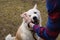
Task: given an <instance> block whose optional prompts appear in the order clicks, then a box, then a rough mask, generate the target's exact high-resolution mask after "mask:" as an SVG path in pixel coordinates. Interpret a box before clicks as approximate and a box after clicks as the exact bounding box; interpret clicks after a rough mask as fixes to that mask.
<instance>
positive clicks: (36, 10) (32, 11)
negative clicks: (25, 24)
mask: <svg viewBox="0 0 60 40" xmlns="http://www.w3.org/2000/svg"><path fill="white" fill-rule="evenodd" d="M34 12H36V13H37V14H38V13H40V12H39V10H38V9H30V10H28V11H27V14H34Z"/></svg>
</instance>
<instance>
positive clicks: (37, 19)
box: [5, 5, 41, 40]
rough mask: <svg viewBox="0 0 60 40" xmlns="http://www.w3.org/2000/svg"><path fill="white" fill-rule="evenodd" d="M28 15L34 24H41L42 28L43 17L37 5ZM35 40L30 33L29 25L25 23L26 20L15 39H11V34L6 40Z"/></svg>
mask: <svg viewBox="0 0 60 40" xmlns="http://www.w3.org/2000/svg"><path fill="white" fill-rule="evenodd" d="M26 13H27V15H29V17H30V18H31V21H32V22H33V23H34V24H40V26H41V15H40V11H39V10H38V9H37V5H35V6H34V7H33V8H32V9H30V10H28V11H27V12H26ZM10 39H11V40H13V39H14V40H35V39H34V37H33V35H32V32H31V31H30V29H29V27H28V24H27V23H26V22H25V20H24V19H23V22H22V24H21V26H20V27H19V28H18V31H17V33H16V36H15V37H11V35H10V34H9V35H8V36H7V37H6V38H5V40H10Z"/></svg>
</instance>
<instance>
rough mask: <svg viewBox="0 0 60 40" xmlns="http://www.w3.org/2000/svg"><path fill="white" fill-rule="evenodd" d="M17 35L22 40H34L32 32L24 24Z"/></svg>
mask: <svg viewBox="0 0 60 40" xmlns="http://www.w3.org/2000/svg"><path fill="white" fill-rule="evenodd" d="M17 35H18V36H19V37H21V39H22V40H34V38H33V36H32V33H31V31H30V30H29V29H28V28H27V24H26V23H24V22H23V23H22V25H21V26H20V27H19V29H18V31H17Z"/></svg>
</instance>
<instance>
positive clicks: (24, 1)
mask: <svg viewBox="0 0 60 40" xmlns="http://www.w3.org/2000/svg"><path fill="white" fill-rule="evenodd" d="M35 3H37V4H38V9H39V10H40V11H41V15H42V24H43V26H45V25H46V21H47V12H46V7H45V2H43V1H42V0H0V40H4V38H5V36H6V35H7V34H9V33H10V34H12V35H13V36H15V33H16V31H17V29H18V27H19V26H20V24H21V22H22V18H21V17H20V14H21V13H23V12H25V11H27V10H29V9H31V8H32V7H33V6H34V4H35ZM57 40H59V39H57Z"/></svg>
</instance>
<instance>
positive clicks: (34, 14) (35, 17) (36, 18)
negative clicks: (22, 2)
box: [26, 4, 41, 24]
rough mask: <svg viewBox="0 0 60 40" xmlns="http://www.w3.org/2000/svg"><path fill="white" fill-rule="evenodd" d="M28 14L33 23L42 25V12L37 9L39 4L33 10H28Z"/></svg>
mask: <svg viewBox="0 0 60 40" xmlns="http://www.w3.org/2000/svg"><path fill="white" fill-rule="evenodd" d="M26 13H27V15H28V16H29V17H30V18H31V22H32V23H34V24H39V23H40V21H41V18H40V11H39V10H38V9H37V4H35V6H34V7H33V8H32V9H30V10H28V11H27V12H26Z"/></svg>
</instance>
